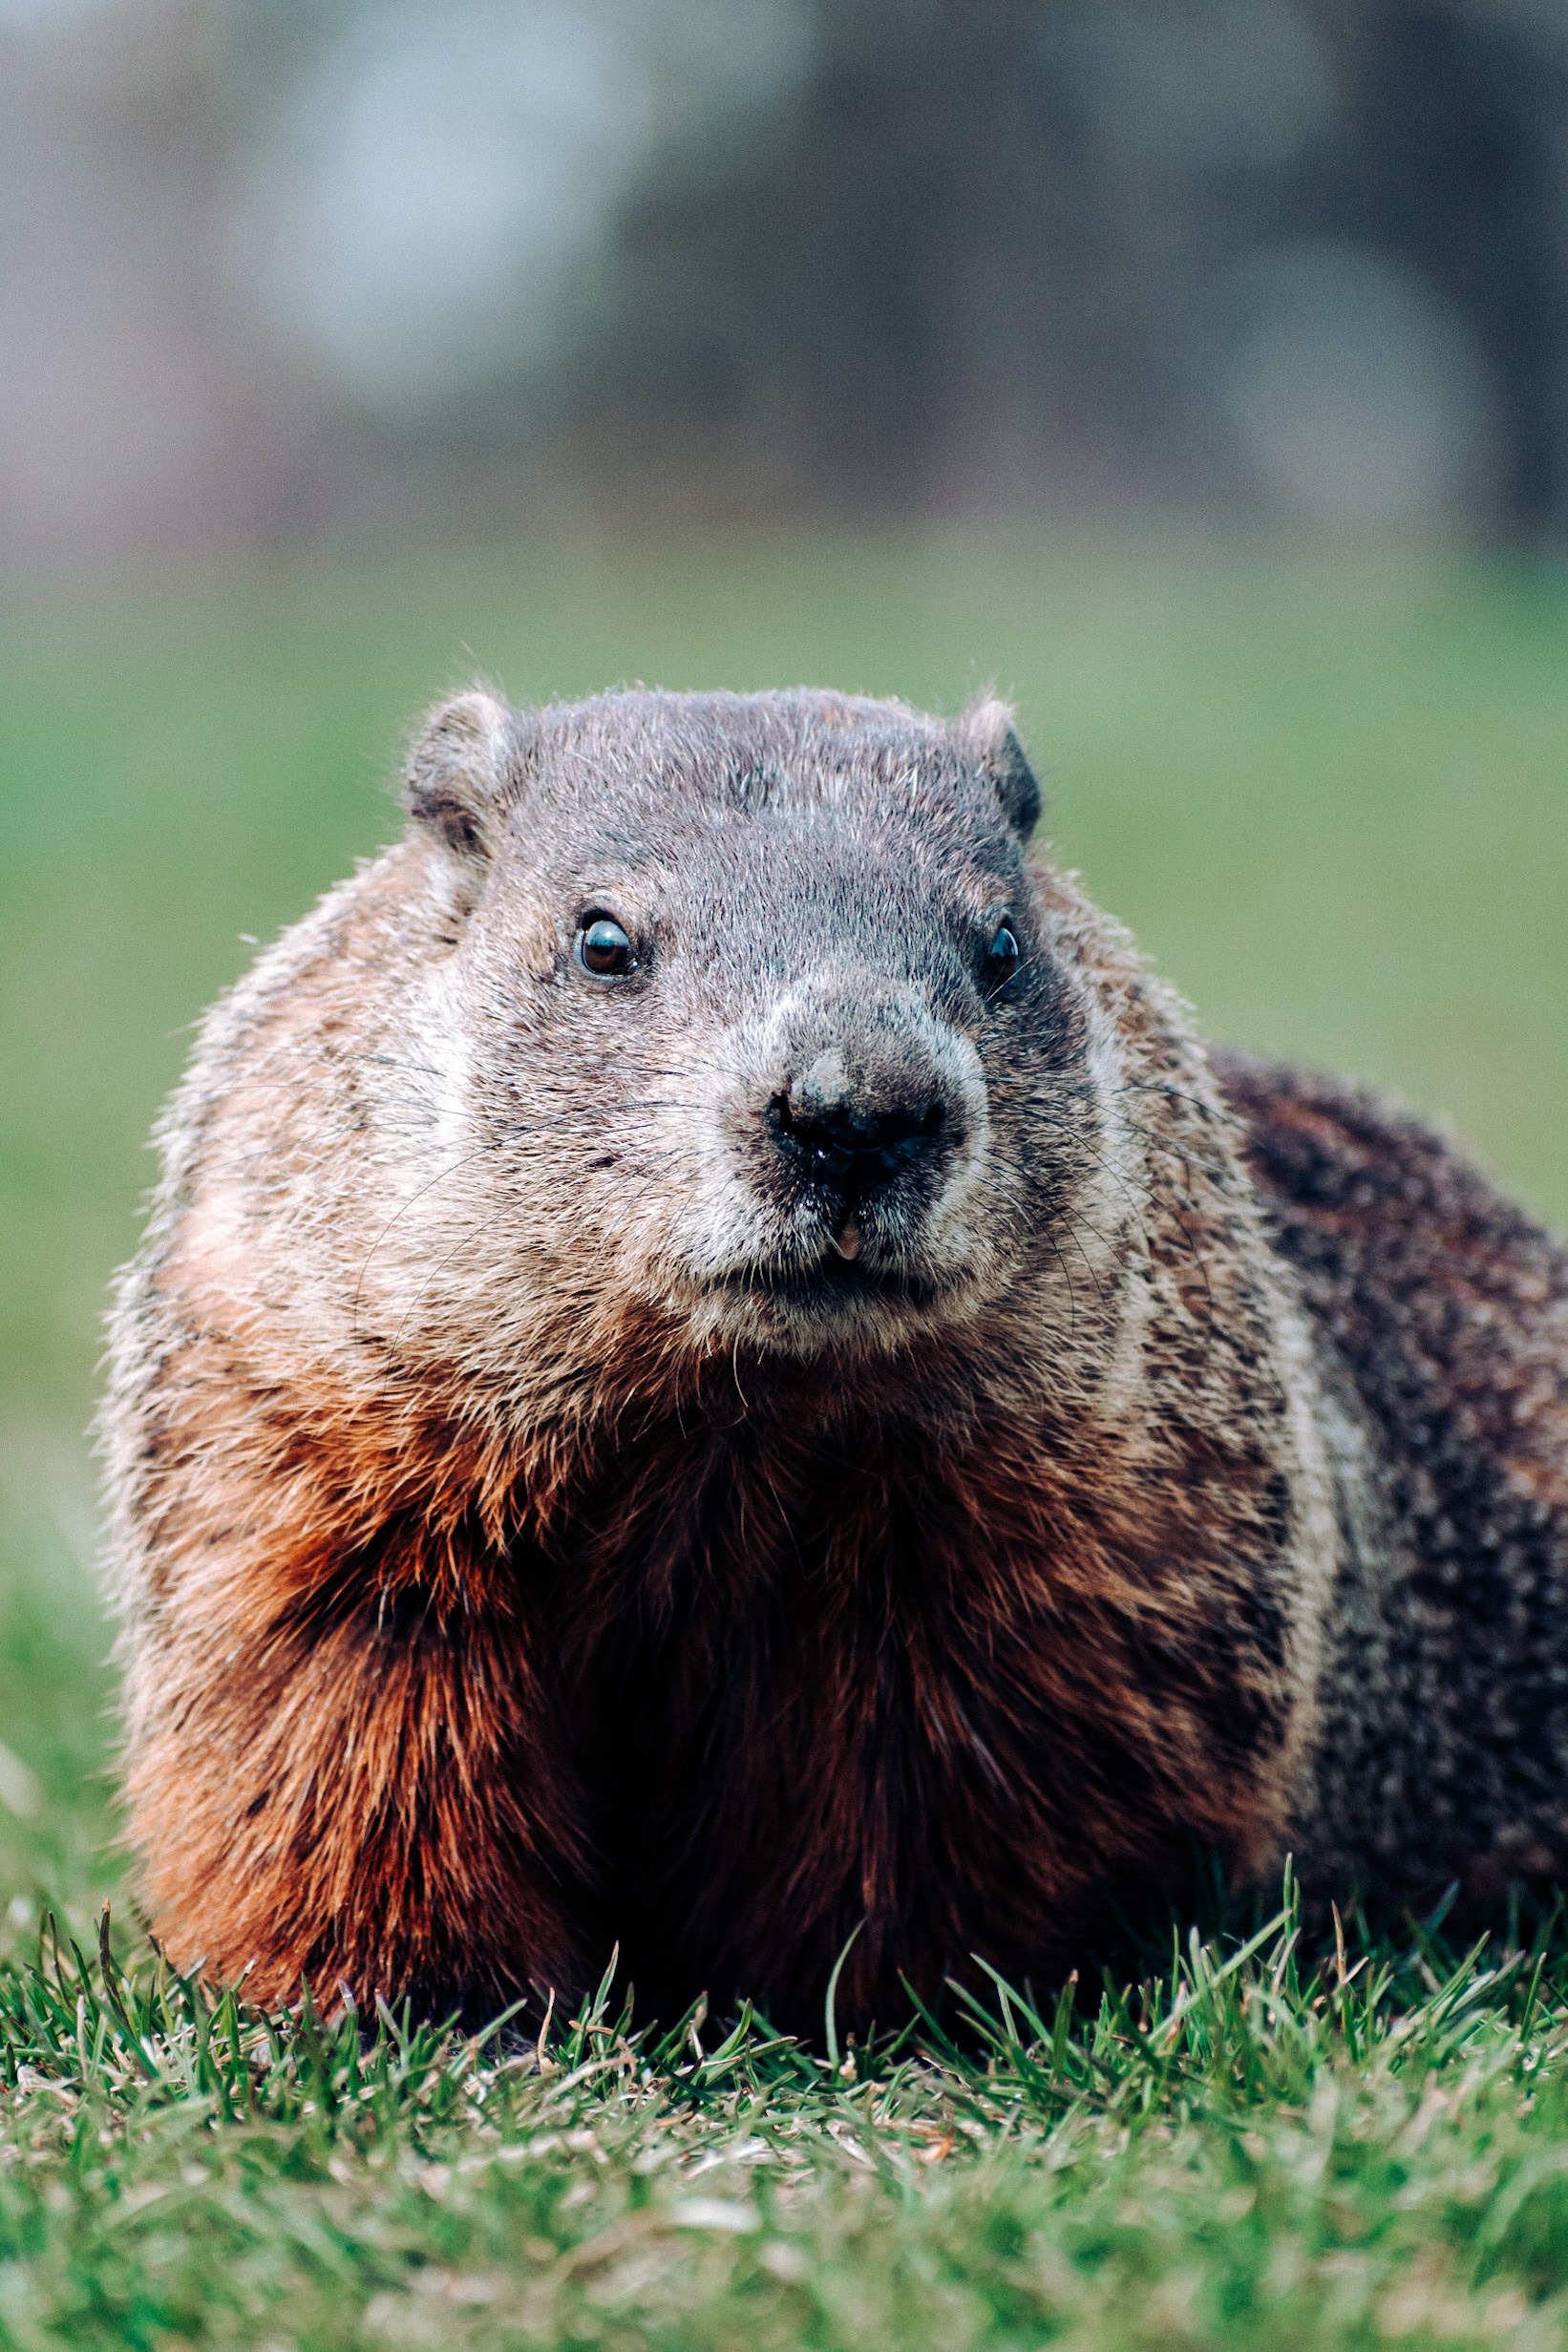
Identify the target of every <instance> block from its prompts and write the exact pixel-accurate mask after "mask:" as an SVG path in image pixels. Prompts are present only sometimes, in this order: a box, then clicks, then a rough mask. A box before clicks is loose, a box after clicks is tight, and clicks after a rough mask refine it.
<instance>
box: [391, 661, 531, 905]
mask: <svg viewBox="0 0 1568 2352" xmlns="http://www.w3.org/2000/svg"><path fill="white" fill-rule="evenodd" d="M515 721H516V713H515V712H514V711H513V710H511V708H510V707H509V706H508V705H507V704H506V703H503V702H498V700H497V699H496V697H495V696H494V695H493V694H486V693H484V692H482V691H481V690H480V689H477V688H475V689H473V690H472V691H471V692H469V693H467V694H457V695H455V696H454V697H453V699H452V700H451V701H450V702H444V703H439V704H437V706H436V708H435V709H434V710H433V711H432V712H431V713H430V715H429V717H428V718H427V719H426V720H425V722H424V724H423V726H422V727H421V728H420V730H419V732H418V734H417V735H416V736H415V738H414V742H413V750H412V751H411V752H410V753H409V757H408V765H407V766H406V767H405V769H404V771H403V804H404V806H405V808H407V810H408V812H409V815H410V816H412V817H413V818H414V820H415V822H416V823H418V824H421V825H428V826H429V827H430V828H431V830H432V831H433V832H434V833H435V834H437V835H439V837H440V838H441V840H442V841H443V842H444V843H445V845H446V847H447V848H448V849H449V850H450V851H451V852H452V853H453V855H454V856H455V857H457V858H466V859H468V860H470V861H472V862H474V863H477V864H483V863H485V862H486V861H487V860H488V859H489V858H493V857H494V855H495V853H496V850H497V848H498V845H499V840H500V829H501V825H502V822H503V821H504V817H505V809H506V799H507V794H508V788H509V786H513V785H514V784H515V778H514V775H513V761H512V754H513V752H515V750H516V735H515Z"/></svg>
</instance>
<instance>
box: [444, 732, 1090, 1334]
mask: <svg viewBox="0 0 1568 2352" xmlns="http://www.w3.org/2000/svg"><path fill="white" fill-rule="evenodd" d="M407 795H408V802H409V806H410V809H411V811H412V814H413V819H414V828H415V837H416V839H422V840H423V842H424V844H425V847H424V851H423V857H424V858H425V860H426V871H427V872H428V877H429V885H430V887H431V889H432V890H433V891H434V894H435V895H436V898H437V900H438V901H440V902H441V904H442V906H443V908H444V909H445V910H447V911H448V912H449V914H450V921H447V920H446V919H445V916H443V919H442V922H441V923H440V925H439V926H438V927H439V929H440V933H441V943H442V945H443V947H446V946H448V945H450V948H451V953H450V954H448V955H444V956H443V957H442V958H440V959H438V964H437V967H436V968H435V970H434V974H433V979H432V985H431V992H430V995H429V997H428V998H427V1000H426V1012H425V1014H424V1015H422V1016H421V1017H422V1019H428V1021H429V1023H430V1032H429V1041H428V1045H429V1051H430V1052H431V1053H432V1054H433V1055H436V1056H438V1057H439V1058H441V1059H442V1060H443V1061H444V1063H445V1065H446V1067H447V1069H448V1070H450V1072H451V1075H452V1079H453V1083H454V1097H453V1099H454V1102H455V1104H456V1110H455V1112H454V1115H453V1117H452V1119H451V1120H450V1121H449V1132H448V1134H447V1135H446V1138H445V1140H446V1142H447V1143H449V1144H450V1145H452V1146H454V1147H456V1153H457V1154H458V1155H460V1156H461V1162H462V1175H461V1177H460V1179H457V1178H456V1177H455V1178H454V1186H455V1187H456V1194H457V1198H458V1207H457V1209H456V1212H455V1215H454V1218H453V1220H452V1230H453V1233H454V1235H455V1236H456V1239H455V1240H454V1242H453V1245H452V1257H451V1259H450V1260H449V1261H448V1268H449V1270H448V1271H447V1272H446V1273H444V1274H439V1275H436V1276H433V1277H432V1278H431V1279H432V1280H433V1281H434V1282H436V1285H437V1287H441V1286H442V1285H450V1284H451V1283H452V1282H456V1281H459V1280H461V1279H462V1275H461V1273H460V1271H459V1268H460V1267H462V1268H467V1269H472V1268H474V1267H476V1266H477V1267H481V1268H482V1280H483V1282H485V1283H486V1284H488V1285H490V1286H491V1288H492V1297H493V1298H494V1299H495V1300H496V1302H497V1304H498V1305H499V1303H500V1299H501V1297H502V1295H503V1294H504V1293H505V1291H506V1290H507V1288H508V1286H509V1285H510V1284H511V1283H513V1282H516V1283H517V1284H519V1285H521V1286H522V1287H523V1288H525V1289H528V1290H530V1291H533V1292H535V1293H538V1292H539V1291H540V1289H541V1288H543V1289H547V1291H548V1294H549V1296H550V1298H551V1299H552V1301H553V1302H554V1304H555V1308H556V1311H557V1312H558V1313H559V1312H560V1311H561V1310H562V1303H563V1302H564V1303H567V1304H568V1305H570V1304H571V1303H573V1302H575V1303H576V1307H577V1309H578V1310H580V1311H581V1314H582V1315H583V1318H584V1319H585V1321H586V1323H588V1324H593V1325H594V1326H595V1327H597V1328H600V1329H603V1328H604V1317H605V1310H606V1303H613V1304H614V1305H615V1306H616V1307H618V1308H625V1309H632V1310H636V1309H638V1308H639V1307H641V1308H644V1309H646V1310H648V1311H649V1312H650V1313H651V1314H653V1315H655V1316H657V1317H660V1318H663V1319H664V1321H663V1324H662V1326H661V1327H663V1328H666V1329H667V1330H670V1331H673V1332H675V1333H676V1334H677V1335H678V1337H679V1340H680V1341H681V1342H682V1343H684V1342H685V1341H686V1340H689V1341H691V1342H692V1343H693V1344H694V1345H695V1346H697V1347H698V1348H699V1349H703V1350H706V1349H710V1348H714V1347H722V1348H724V1349H726V1350H731V1349H733V1348H735V1347H736V1346H739V1347H741V1348H743V1349H751V1350H757V1351H762V1352H764V1353H768V1354H772V1355H775V1356H776V1355H779V1354H782V1355H785V1356H795V1357H808V1356H819V1355H820V1354H821V1352H822V1351H823V1350H839V1351H844V1352H845V1353H846V1354H848V1355H850V1356H855V1357H858V1358H860V1359H861V1360H863V1358H864V1356H865V1355H866V1353H867V1352H874V1353H882V1354H885V1353H886V1352H887V1351H889V1350H894V1351H896V1350H899V1349H900V1348H901V1347H903V1346H906V1345H908V1344H909V1343H910V1342H911V1341H912V1340H914V1339H916V1338H917V1337H918V1336H919V1335H920V1333H922V1331H929V1330H931V1329H932V1328H934V1327H936V1326H939V1325H940V1326H941V1327H943V1328H944V1329H948V1330H950V1329H951V1328H952V1326H953V1324H954V1323H955V1322H956V1321H957V1322H962V1321H964V1319H969V1320H972V1319H973V1318H974V1317H975V1315H976V1313H977V1311H978V1310H979V1309H981V1308H983V1307H984V1306H985V1304H986V1303H987V1302H993V1301H995V1300H997V1299H998V1298H999V1297H1001V1296H1002V1295H1003V1294H1004V1293H1006V1291H1007V1290H1008V1288H1009V1286H1010V1285H1015V1284H1016V1283H1017V1282H1018V1280H1019V1276H1020V1273H1021V1270H1022V1269H1023V1267H1024V1265H1025V1262H1026V1261H1035V1263H1036V1266H1037V1267H1043V1268H1047V1269H1052V1271H1051V1272H1050V1278H1049V1279H1050V1282H1051V1283H1053V1284H1054V1283H1058V1282H1060V1285H1061V1286H1063V1287H1064V1297H1066V1296H1067V1295H1068V1293H1070V1289H1071V1284H1072V1280H1073V1272H1074V1267H1073V1264H1072V1263H1071V1262H1067V1263H1065V1264H1064V1262H1063V1261H1064V1255H1065V1253H1068V1252H1075V1253H1076V1255H1077V1258H1078V1260H1080V1261H1082V1262H1081V1264H1079V1265H1078V1267H1077V1278H1078V1282H1079V1285H1080V1287H1082V1286H1083V1285H1084V1284H1085V1283H1087V1282H1090V1281H1092V1280H1093V1279H1094V1268H1093V1265H1092V1263H1091V1257H1092V1255H1093V1252H1094V1243H1093V1241H1092V1240H1091V1238H1090V1236H1091V1234H1092V1233H1095V1232H1097V1231H1098V1230H1099V1228H1098V1226H1097V1224H1096V1222H1095V1219H1094V1218H1093V1217H1092V1215H1091V1214H1088V1213H1087V1204H1086V1202H1085V1200H1084V1199H1082V1198H1080V1197H1079V1196H1080V1195H1082V1193H1083V1188H1084V1187H1085V1186H1087V1185H1089V1184H1091V1181H1092V1180H1093V1177H1094V1172H1095V1171H1096V1170H1098V1169H1101V1168H1102V1167H1103V1160H1102V1158H1101V1156H1100V1155H1099V1154H1098V1150H1097V1144H1096V1135H1097V1131H1098V1129H1099V1126H1100V1114H1099V1103H1100V1100H1101V1095H1102V1091H1103V1088H1102V1083H1101V1080H1100V1078H1099V1077H1098V1076H1097V1074H1096V1063H1097V1061H1099V1060H1101V1059H1103V1056H1102V1055H1101V1054H1099V1053H1098V1052H1097V1049H1096V1037H1097V1035H1098V1033H1099V1028H1100V1027H1101V1026H1103V1025H1100V1024H1097V1020H1096V1015H1095V1010H1094V1007H1093V1006H1092V1004H1091V1000H1090V998H1089V997H1088V995H1087V994H1086V991H1085V989H1084V987H1083V985H1082V983H1081V980H1080V978H1079V976H1078V974H1077V973H1076V972H1075V970H1074V969H1073V967H1072V963H1071V959H1070V958H1069V957H1068V956H1066V955H1064V954H1062V953H1059V952H1057V948H1056V945H1055V943H1053V936H1052V918H1051V916H1050V914H1049V908H1048V905H1047V901H1046V899H1045V897H1044V896H1043V894H1042V891H1041V889H1040V887H1039V885H1038V884H1037V882H1036V881H1035V880H1034V879H1032V878H1031V874H1030V869H1029V866H1028V862H1027V859H1026V854H1025V852H1026V845H1027V843H1028V839H1029V836H1030V833H1031V831H1032V829H1033V827H1034V824H1035V821H1036V817H1037V816H1038V813H1039V794H1038V790H1037V787H1036V784H1035V781H1034V778H1033V776H1032V774H1031V773H1030V771H1029V767H1028V761H1027V759H1026V757H1025V755H1024V752H1023V750H1022V748H1021V747H1020V744H1019V741H1018V738H1017V736H1016V734H1015V733H1014V731H1013V729H1012V725H1011V719H1010V714H1009V713H1008V711H1007V710H1006V709H1005V707H1003V706H1002V705H1000V704H997V703H991V702H987V703H984V704H981V705H979V706H976V707H974V708H972V709H970V710H967V711H966V712H964V715H963V716H962V717H960V718H958V719H956V720H953V721H945V720H941V719H936V718H930V717H926V716H924V715H922V713H920V712H918V711H915V710H909V709H907V708H905V707H903V706H902V705H900V704H896V703H883V702H870V701H859V700H851V699H848V698H846V697H842V696H839V695H835V694H828V693H814V692H805V691H798V692H794V693H773V694H758V695H730V694H702V695H697V694H690V695H683V694H663V693H650V692H644V691H634V692H625V693H616V694H608V695H604V696H603V697H600V698H598V699H596V700H594V701H591V702H586V703H582V704H578V705H573V706H569V707H560V708H556V709H551V710H540V711H528V712H520V711H517V710H510V709H508V708H506V707H505V706H504V705H503V704H501V703H499V702H498V701H497V700H494V699H492V698H491V697H490V696H488V695H485V694H479V693H474V694H468V695H464V696H462V697H460V698H459V699H458V700H457V701H456V702H453V703H450V704H448V705H447V706H445V707H444V708H443V709H442V710H438V711H437V712H436V713H435V714H434V717H433V718H432V719H431V721H430V722H429V724H428V725H427V727H426V729H425V731H424V733H423V735H422V736H421V737H420V739H419V741H418V743H417V744H416V746H415V748H414V752H413V757H412V759H411V762H410V767H409V772H408V782H407ZM452 1189H453V1188H452V1187H446V1186H443V1188H442V1197H446V1196H448V1195H449V1194H450V1193H451V1191H452ZM433 1197H435V1196H434V1195H433ZM1075 1199H1076V1200H1077V1201H1078V1206H1079V1208H1080V1209H1084V1210H1085V1211H1086V1214H1087V1215H1088V1221H1087V1227H1086V1224H1085V1220H1084V1218H1083V1217H1075V1216H1074V1215H1073V1213H1072V1212H1073V1203H1074V1200H1075ZM461 1218H467V1219H469V1220H470V1222H469V1224H468V1225H467V1226H463V1225H462V1224H461V1223H460V1219H461ZM468 1231H472V1232H474V1233H476V1234H481V1235H482V1243H480V1242H477V1243H475V1244H474V1245H473V1246H470V1245H468V1244H466V1243H464V1242H463V1241H462V1239H461V1237H462V1234H463V1232H468ZM427 1262H434V1260H431V1261H427ZM1058 1269H1059V1273H1058V1271H1056V1270H1058ZM469 1279H470V1280H477V1279H480V1278H479V1277H478V1276H477V1275H474V1274H472V1273H470V1275H469ZM1041 1281H1042V1276H1041V1274H1040V1273H1039V1272H1038V1271H1036V1272H1035V1273H1034V1274H1032V1275H1031V1278H1030V1282H1029V1286H1028V1290H1029V1298H1030V1301H1031V1311H1032V1312H1033V1313H1034V1315H1035V1316H1036V1317H1038V1314H1039V1311H1040V1307H1041V1304H1042V1301H1043V1297H1044V1295H1045V1294H1044V1293H1043V1292H1042V1288H1041Z"/></svg>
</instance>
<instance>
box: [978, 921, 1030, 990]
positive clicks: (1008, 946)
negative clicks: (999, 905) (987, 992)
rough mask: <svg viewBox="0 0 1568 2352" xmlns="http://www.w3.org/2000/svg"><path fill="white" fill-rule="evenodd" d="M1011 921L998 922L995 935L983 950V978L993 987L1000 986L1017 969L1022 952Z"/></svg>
mask: <svg viewBox="0 0 1568 2352" xmlns="http://www.w3.org/2000/svg"><path fill="white" fill-rule="evenodd" d="M1023 952H1024V951H1023V949H1022V948H1021V947H1020V946H1019V944H1018V940H1017V937H1016V935H1015V934H1014V931H1013V928H1012V925H1011V923H1007V922H999V923H998V924H997V926H996V936H995V938H994V939H993V940H992V942H991V943H990V945H989V946H988V947H987V948H986V950H985V978H986V981H987V982H988V984H989V985H990V986H991V987H993V988H1000V987H1001V986H1003V985H1004V984H1005V983H1006V981H1009V980H1010V979H1011V978H1012V976H1013V974H1014V972H1016V971H1017V969H1018V959H1019V957H1020V956H1021V955H1022V954H1023Z"/></svg>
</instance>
